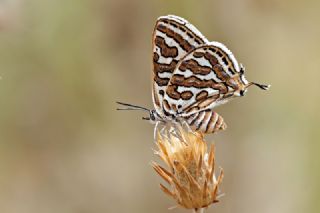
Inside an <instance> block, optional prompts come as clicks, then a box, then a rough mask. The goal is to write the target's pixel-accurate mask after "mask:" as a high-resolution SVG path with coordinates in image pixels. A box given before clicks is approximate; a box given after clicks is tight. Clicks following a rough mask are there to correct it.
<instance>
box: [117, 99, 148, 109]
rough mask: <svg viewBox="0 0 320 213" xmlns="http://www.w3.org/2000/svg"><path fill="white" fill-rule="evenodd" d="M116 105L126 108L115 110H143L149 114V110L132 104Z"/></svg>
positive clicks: (121, 103) (120, 103)
mask: <svg viewBox="0 0 320 213" xmlns="http://www.w3.org/2000/svg"><path fill="white" fill-rule="evenodd" d="M116 103H117V104H119V105H121V106H126V107H127V108H117V110H144V111H148V112H150V110H149V109H147V108H145V107H141V106H137V105H132V104H127V103H123V102H118V101H117V102H116Z"/></svg>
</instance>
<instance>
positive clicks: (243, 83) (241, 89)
mask: <svg viewBox="0 0 320 213" xmlns="http://www.w3.org/2000/svg"><path fill="white" fill-rule="evenodd" d="M244 73H245V68H244V66H243V65H242V64H240V72H239V75H238V76H236V77H235V81H236V82H237V89H236V91H235V92H234V95H235V96H244V95H245V94H246V92H247V91H248V87H250V86H252V85H255V86H257V87H259V88H260V89H263V90H268V89H269V88H270V85H264V84H259V83H255V82H249V81H247V79H246V78H245V76H244Z"/></svg>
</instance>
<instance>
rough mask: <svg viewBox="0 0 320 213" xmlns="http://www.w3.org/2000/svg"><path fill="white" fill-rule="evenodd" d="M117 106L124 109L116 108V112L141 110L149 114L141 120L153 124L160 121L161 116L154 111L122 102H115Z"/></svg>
mask: <svg viewBox="0 0 320 213" xmlns="http://www.w3.org/2000/svg"><path fill="white" fill-rule="evenodd" d="M117 104H119V105H121V106H123V107H125V108H117V110H142V111H146V112H148V113H149V117H142V119H143V120H148V121H150V122H151V123H155V122H156V121H159V120H162V118H161V116H160V115H159V114H158V113H157V111H156V110H154V109H147V108H145V107H141V106H137V105H133V104H127V103H123V102H117Z"/></svg>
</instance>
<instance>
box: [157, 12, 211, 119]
mask: <svg viewBox="0 0 320 213" xmlns="http://www.w3.org/2000/svg"><path fill="white" fill-rule="evenodd" d="M206 43H208V40H207V39H206V38H205V37H204V36H203V35H202V34H201V33H200V32H199V30H197V29H196V28H195V27H194V26H193V25H191V24H190V23H188V22H187V21H186V20H184V19H183V18H180V17H177V16H172V15H169V16H163V17H160V18H159V19H158V21H157V23H156V26H155V28H154V31H153V74H154V78H153V81H154V83H153V91H152V92H153V103H154V106H155V109H156V111H157V113H158V114H159V115H161V116H163V110H162V105H163V96H164V93H165V91H166V87H167V85H168V83H169V81H170V79H171V77H172V73H173V72H174V70H175V68H176V66H177V64H178V63H179V61H180V60H181V59H182V58H183V57H184V56H185V55H187V53H188V52H190V51H192V50H193V49H195V48H196V47H198V46H200V45H203V44H206Z"/></svg>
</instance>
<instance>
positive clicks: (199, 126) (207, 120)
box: [185, 110, 227, 134]
mask: <svg viewBox="0 0 320 213" xmlns="http://www.w3.org/2000/svg"><path fill="white" fill-rule="evenodd" d="M185 119H186V121H187V123H188V124H189V125H190V126H191V128H192V129H193V130H195V131H199V132H201V133H207V134H208V133H214V132H217V131H219V130H224V129H226V128H227V125H226V123H225V122H224V120H223V118H222V117H221V116H220V115H219V114H218V113H216V112H214V111H212V110H205V111H201V112H197V113H194V114H191V115H189V116H186V117H185Z"/></svg>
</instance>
